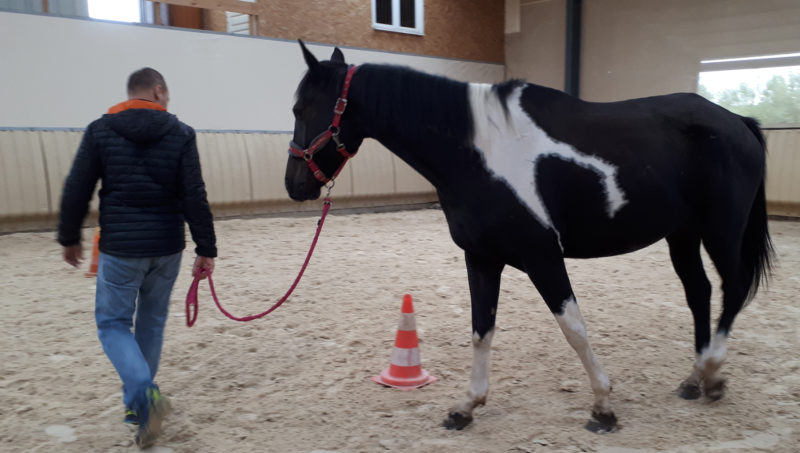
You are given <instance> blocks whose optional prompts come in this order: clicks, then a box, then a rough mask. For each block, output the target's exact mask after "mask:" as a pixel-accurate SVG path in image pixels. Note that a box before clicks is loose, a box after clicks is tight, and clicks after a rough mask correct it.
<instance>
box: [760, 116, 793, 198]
mask: <svg viewBox="0 0 800 453" xmlns="http://www.w3.org/2000/svg"><path fill="white" fill-rule="evenodd" d="M764 132H765V134H766V136H767V150H768V152H767V200H768V201H769V202H771V203H781V204H795V205H800V129H789V130H768V131H764Z"/></svg>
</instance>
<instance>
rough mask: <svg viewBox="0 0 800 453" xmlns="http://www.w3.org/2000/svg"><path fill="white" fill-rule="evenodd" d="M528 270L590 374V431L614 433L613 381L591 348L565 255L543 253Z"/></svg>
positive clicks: (615, 419)
mask: <svg viewBox="0 0 800 453" xmlns="http://www.w3.org/2000/svg"><path fill="white" fill-rule="evenodd" d="M525 268H526V271H527V273H528V276H529V277H530V279H531V281H533V284H534V285H535V286H536V289H538V290H539V293H540V294H541V295H542V298H543V299H544V301H545V303H546V304H547V306H548V308H550V311H551V312H552V313H553V314H554V315H555V318H556V321H557V322H558V325H559V327H561V331H562V332H563V333H564V336H565V337H566V338H567V342H568V343H569V344H570V346H572V348H573V349H574V350H575V352H577V353H578V357H579V358H580V359H581V362H582V363H583V367H584V368H585V369H586V372H587V373H588V375H589V381H590V382H591V385H592V391H593V392H594V406H593V407H592V420H589V422H588V423H587V424H586V428H587V429H588V430H590V431H593V432H598V433H600V432H609V431H612V430H614V429H615V428H616V427H617V417H616V416H615V415H614V411H613V410H612V409H611V402H610V400H609V396H610V394H611V382H610V381H609V380H608V376H607V375H606V373H605V371H604V370H603V367H602V366H601V365H600V362H598V361H597V358H596V357H595V355H594V352H592V347H591V346H590V345H589V339H588V337H587V335H586V322H585V321H584V320H583V316H582V315H581V311H580V309H579V308H578V304H577V302H576V301H575V296H574V295H573V293H572V287H571V285H570V283H569V277H568V276H567V270H566V267H565V265H564V259H563V258H562V257H561V256H557V257H556V256H551V258H549V259H547V258H544V256H543V254H541V255H540V256H539V257H537V258H535V259H533V260H532V261H531V262H527V263H526V264H525Z"/></svg>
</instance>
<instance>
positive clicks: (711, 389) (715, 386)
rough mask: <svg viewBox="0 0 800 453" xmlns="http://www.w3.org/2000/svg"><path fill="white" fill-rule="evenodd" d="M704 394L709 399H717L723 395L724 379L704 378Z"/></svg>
mask: <svg viewBox="0 0 800 453" xmlns="http://www.w3.org/2000/svg"><path fill="white" fill-rule="evenodd" d="M705 391H706V396H707V397H708V398H709V399H710V400H711V401H718V400H720V399H722V397H723V396H725V379H722V378H717V379H713V380H710V379H706V385H705Z"/></svg>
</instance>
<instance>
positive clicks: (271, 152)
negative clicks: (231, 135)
mask: <svg viewBox="0 0 800 453" xmlns="http://www.w3.org/2000/svg"><path fill="white" fill-rule="evenodd" d="M289 140H291V135H289V134H244V143H245V147H246V148H247V156H248V160H249V162H250V179H251V181H252V184H253V198H252V200H251V201H255V202H265V201H276V200H284V199H286V198H288V195H286V189H285V188H284V184H283V176H284V172H285V170H286V157H287V153H286V149H287V147H288V144H289Z"/></svg>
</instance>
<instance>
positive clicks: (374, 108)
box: [353, 67, 473, 190]
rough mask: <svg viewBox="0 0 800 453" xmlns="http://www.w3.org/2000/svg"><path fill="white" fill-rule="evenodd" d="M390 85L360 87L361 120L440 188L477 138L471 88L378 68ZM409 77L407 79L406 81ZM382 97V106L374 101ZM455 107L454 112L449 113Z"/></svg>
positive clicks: (368, 131) (371, 134) (374, 135)
mask: <svg viewBox="0 0 800 453" xmlns="http://www.w3.org/2000/svg"><path fill="white" fill-rule="evenodd" d="M374 70H375V71H382V72H383V74H380V75H371V76H372V77H376V78H377V77H386V76H387V75H388V77H387V78H388V79H389V81H390V83H389V84H387V85H385V86H381V85H380V84H378V83H376V81H375V80H372V81H370V82H368V83H367V85H369V86H367V87H357V86H356V85H355V82H354V86H353V92H354V94H356V93H359V94H358V96H359V97H360V98H361V99H360V100H359V104H360V107H361V108H360V109H359V110H360V112H361V117H360V122H361V124H362V125H363V128H364V131H365V133H366V136H367V137H370V138H374V139H375V140H377V141H379V142H380V143H381V144H383V145H384V146H385V147H386V148H388V149H389V150H390V151H391V152H392V153H394V154H396V155H397V156H398V157H400V158H401V159H402V160H404V161H405V162H406V163H408V164H409V165H410V166H411V167H413V168H414V169H415V170H417V171H418V172H419V173H420V174H422V176H424V177H425V178H426V179H427V180H428V181H430V182H431V183H432V184H433V185H434V186H436V188H437V189H439V190H441V189H443V188H444V187H446V186H447V185H448V184H450V181H449V179H451V178H450V177H451V175H452V172H453V171H454V169H455V168H456V167H457V166H458V163H459V162H463V160H464V158H465V154H466V150H467V149H468V140H469V138H470V136H471V134H472V127H473V125H472V118H471V112H470V110H469V99H468V98H467V89H466V84H464V83H460V82H455V81H450V80H447V79H443V78H441V77H436V76H429V75H426V74H422V73H418V72H414V71H408V70H405V71H404V70H398V73H391V70H390V69H387V68H381V67H377V68H376V69H374ZM406 77H407V79H404V78H406ZM376 99H380V102H375V101H376ZM448 109H450V111H448Z"/></svg>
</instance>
